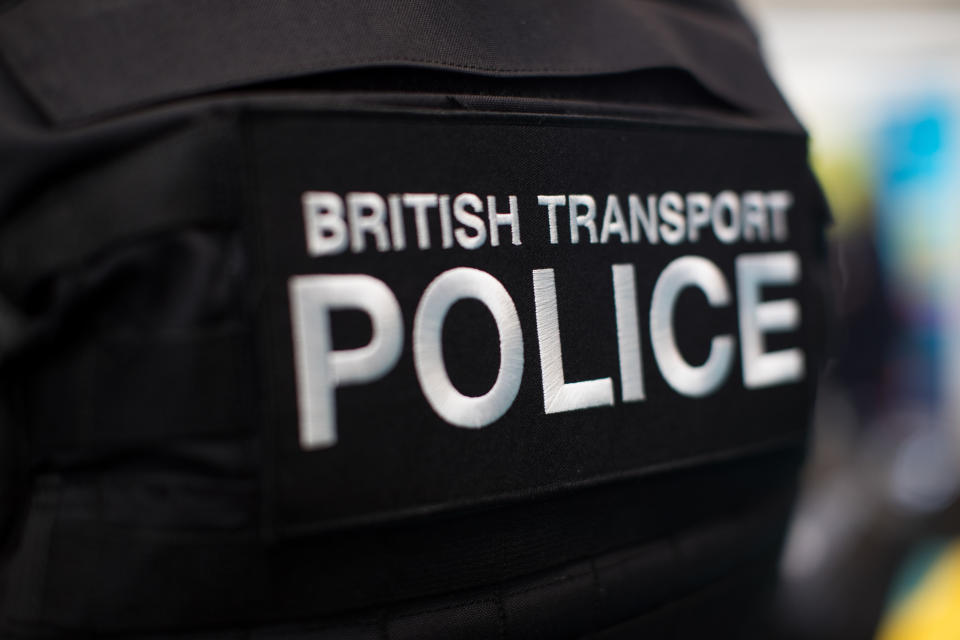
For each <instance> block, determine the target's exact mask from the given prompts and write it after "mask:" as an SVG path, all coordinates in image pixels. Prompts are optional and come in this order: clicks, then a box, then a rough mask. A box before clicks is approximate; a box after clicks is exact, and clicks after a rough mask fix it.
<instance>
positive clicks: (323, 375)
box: [288, 275, 403, 449]
mask: <svg viewBox="0 0 960 640" xmlns="http://www.w3.org/2000/svg"><path fill="white" fill-rule="evenodd" d="M288 286H289V291H290V318H291V322H292V324H293V354H294V364H295V367H296V377H297V380H296V381H297V408H298V410H299V414H300V446H301V447H302V448H303V449H321V448H325V447H331V446H333V445H335V444H336V443H337V419H336V416H337V410H336V394H335V389H336V388H337V387H342V386H347V385H353V384H362V383H365V382H370V381H372V380H376V379H378V378H381V377H383V376H384V375H386V373H387V372H388V371H390V369H392V368H393V367H394V365H396V363H397V360H398V359H399V358H400V352H401V350H402V348H403V317H402V316H401V314H400V305H399V304H398V303H397V299H396V297H395V296H394V295H393V292H392V291H390V288H389V287H387V285H386V284H384V283H383V282H382V281H380V280H377V279H376V278H373V277H371V276H366V275H303V276H293V277H292V278H290V280H289V283H288ZM338 309H359V310H360V311H363V312H364V313H366V314H367V315H368V316H370V323H371V325H372V327H373V335H372V336H371V338H370V342H369V343H368V344H366V345H365V346H362V347H358V348H356V349H344V350H334V349H333V348H332V344H331V342H332V340H331V336H330V312H331V311H334V310H338Z"/></svg>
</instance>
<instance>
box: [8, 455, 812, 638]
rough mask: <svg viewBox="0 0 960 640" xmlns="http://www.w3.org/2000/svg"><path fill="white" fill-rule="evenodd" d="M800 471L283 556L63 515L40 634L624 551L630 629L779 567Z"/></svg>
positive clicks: (739, 474) (319, 609)
mask: <svg viewBox="0 0 960 640" xmlns="http://www.w3.org/2000/svg"><path fill="white" fill-rule="evenodd" d="M799 459H800V456H799V455H798V449H796V448H792V449H789V450H785V451H783V452H782V453H777V454H773V453H771V454H766V455H764V456H760V457H756V458H747V459H742V460H740V461H737V462H735V463H729V464H724V465H713V466H708V467H700V468H696V469H688V470H684V471H681V472H677V473H671V474H663V475H660V476H655V477H650V478H646V479H642V480H639V481H631V482H625V483H617V484H613V485H607V486H603V487H595V488H593V489H590V490H585V491H576V492H571V493H568V494H564V495H562V496H558V497H556V498H554V499H551V500H539V501H535V502H531V503H526V504H522V505H514V506H510V507H505V508H496V509H489V510H486V511H482V512H473V513H467V514H460V515H455V516H454V515H451V516H447V517H443V518H431V519H426V520H411V521H409V522H408V523H404V524H398V525H393V526H390V527H373V528H364V529H359V530H355V531H349V532H343V533H338V534H327V535H322V536H317V537H306V538H303V539H300V540H287V541H285V542H284V543H283V544H277V545H269V544H265V543H264V542H262V541H261V540H258V539H257V536H256V535H255V534H253V533H248V532H243V531H240V530H237V531H236V532H235V533H228V532H222V531H221V532H219V533H212V532H207V533H201V532H198V531H191V532H188V531H182V530H181V531H172V530H161V529H156V528H154V529H149V530H147V529H139V528H136V527H131V526H129V525H126V526H115V525H114V526H111V525H107V524H105V523H103V522H102V521H97V520H96V519H90V516H82V515H79V514H80V513H81V512H80V511H79V510H78V509H73V510H70V509H69V507H68V506H67V505H65V507H64V508H63V509H62V510H61V514H62V515H63V517H61V518H60V519H59V520H58V523H57V527H56V530H55V532H54V536H53V540H52V544H51V548H50V549H51V551H50V557H49V559H48V564H47V567H48V569H47V572H46V576H45V584H46V590H45V600H44V603H43V609H42V610H43V619H44V620H45V621H46V622H47V623H48V624H55V625H57V626H61V627H63V628H65V629H76V630H79V629H85V628H86V629H90V628H93V627H94V626H96V628H97V629H98V630H99V631H101V632H107V631H129V630H137V629H140V630H154V631H160V630H164V629H168V630H173V629H176V628H183V629H200V628H231V627H237V626H244V625H261V624H270V623H274V624H279V623H292V622H295V621H308V620H311V619H313V620H316V619H319V618H321V617H323V616H325V615H331V614H341V615H342V614H343V612H346V611H350V610H352V609H364V608H368V607H382V606H384V605H386V604H389V603H396V602H400V601H404V600H410V599H414V598H420V597H427V596H431V595H437V594H451V593H454V592H456V591H458V590H462V589H473V588H478V587H480V586H483V585H492V584H497V583H501V582H503V581H509V580H514V579H517V578H520V577H521V576H526V575H530V574H533V573H536V572H539V571H544V570H546V569H549V568H551V567H558V566H561V565H563V564H564V563H567V562H573V561H575V560H578V559H586V560H587V561H588V562H589V560H590V558H592V557H594V556H596V555H598V554H603V553H609V552H611V551H613V550H617V549H622V550H623V552H622V553H620V554H619V555H611V556H609V557H607V558H605V559H602V560H598V561H597V562H596V572H597V575H598V576H599V578H600V579H602V580H603V582H604V584H605V585H606V588H608V589H609V591H610V593H611V598H610V599H608V600H607V601H606V602H605V605H604V606H605V609H604V612H605V613H604V615H605V616H607V617H608V619H616V618H621V619H622V617H623V615H624V609H625V608H629V606H630V605H633V606H634V607H635V609H634V610H638V609H642V608H644V607H654V606H657V605H658V604H659V603H660V602H663V601H664V599H670V598H675V597H677V596H678V594H681V593H683V592H685V591H689V590H690V589H695V588H697V586H698V585H703V584H707V583H710V582H712V581H714V580H716V579H718V578H721V577H722V576H723V575H726V574H727V573H728V572H730V571H733V570H735V568H736V567H740V566H744V565H746V564H749V563H750V562H751V560H750V558H751V557H753V556H755V555H756V554H758V553H759V554H765V557H766V560H765V563H766V564H768V565H769V564H770V562H771V560H772V558H773V557H774V554H775V553H776V548H777V545H778V544H779V542H780V540H781V536H782V533H783V524H784V522H785V517H786V514H787V512H788V510H789V507H790V503H791V501H792V496H793V487H794V481H793V477H794V474H795V473H796V469H797V464H798V462H799ZM678 532H679V533H678ZM644 543H647V545H648V546H646V547H645V548H643V549H636V550H633V551H630V550H629V549H627V547H629V546H631V545H642V544H644ZM768 552H769V553H768ZM593 580H594V579H593V578H591V579H589V580H587V581H586V586H587V587H591V585H592V583H593ZM550 582H551V581H550V580H546V581H545V583H550ZM553 582H555V581H553ZM571 584H572V583H570V584H567V585H566V586H563V585H561V588H566V587H569V586H571ZM577 584H579V583H577ZM572 586H574V587H575V586H576V585H572ZM540 587H543V588H548V587H549V585H548V584H544V585H540ZM538 588H539V587H538ZM591 588H592V587H591ZM627 592H629V594H630V598H632V600H628V599H627ZM505 593H506V592H505ZM617 594H620V595H617ZM506 595H509V596H510V597H511V598H512V600H511V602H512V603H513V604H512V605H511V606H513V607H514V609H515V610H516V611H520V610H523V609H525V606H526V605H525V604H524V602H523V597H524V590H523V589H521V588H518V589H516V593H513V592H509V593H506ZM528 613H529V612H528ZM10 619H13V620H17V619H22V617H21V616H20V615H19V613H18V612H13V614H12V615H11V616H10ZM532 623H533V621H531V624H532Z"/></svg>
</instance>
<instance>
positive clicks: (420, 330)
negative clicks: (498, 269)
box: [413, 267, 523, 429]
mask: <svg viewBox="0 0 960 640" xmlns="http://www.w3.org/2000/svg"><path fill="white" fill-rule="evenodd" d="M467 298H474V299H476V300H479V301H480V302H482V303H483V304H484V305H485V306H486V307H487V309H489V311H490V313H491V314H492V315H493V319H494V322H496V325H497V332H498V333H499V335H500V368H499V370H498V371H497V379H496V381H495V382H494V383H493V386H492V387H491V388H490V390H489V391H487V392H486V393H485V394H483V395H482V396H476V397H471V396H465V395H463V394H462V393H460V392H459V391H458V390H457V388H456V387H454V386H453V383H452V382H450V377H449V376H448V375H447V367H446V365H445V364H444V362H443V344H442V341H443V338H442V336H443V323H444V321H445V320H446V317H447V312H448V311H449V310H450V307H452V306H453V305H454V303H456V302H457V301H458V300H464V299H467ZM413 364H414V367H415V368H416V371H417V380H418V381H419V382H420V388H421V389H422V390H423V395H424V396H425V397H426V399H427V402H428V403H430V406H431V407H432V408H433V410H434V411H436V412H437V415H439V416H440V417H441V418H443V419H444V420H446V421H447V422H449V423H450V424H452V425H454V426H457V427H465V428H469V429H478V428H480V427H485V426H487V425H488V424H490V423H492V422H495V421H496V420H497V419H499V418H500V417H501V416H502V415H503V414H504V413H506V411H507V409H509V408H510V405H512V404H513V401H514V399H515V398H516V397H517V392H518V391H519V390H520V381H521V379H522V378H523V334H522V331H521V329H520V319H519V317H518V316H517V309H516V307H515V306H514V304H513V299H512V298H511V297H510V294H509V293H508V292H507V290H506V289H505V288H504V286H503V285H502V284H501V283H500V281H499V280H497V279H496V278H494V277H493V276H492V275H490V274H489V273H487V272H485V271H481V270H479V269H472V268H469V267H458V268H456V269H450V270H449V271H444V272H443V273H441V274H440V275H438V276H437V277H436V278H434V279H433V282H431V283H430V284H429V285H428V286H427V289H426V291H424V292H423V297H422V298H420V304H419V305H417V312H416V314H415V315H414V318H413Z"/></svg>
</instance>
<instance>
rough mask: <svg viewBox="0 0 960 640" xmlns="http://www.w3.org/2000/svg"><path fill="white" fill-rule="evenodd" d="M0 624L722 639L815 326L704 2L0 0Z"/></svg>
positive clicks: (777, 122) (720, 36) (748, 84)
mask: <svg viewBox="0 0 960 640" xmlns="http://www.w3.org/2000/svg"><path fill="white" fill-rule="evenodd" d="M3 5H4V7H3V9H2V10H0V55H2V67H0V331H2V336H0V338H2V339H0V375H2V386H0V389H2V396H3V402H2V417H0V430H2V431H0V439H2V442H0V445H2V446H0V449H2V454H0V456H2V458H3V464H2V468H0V476H2V481H0V487H2V494H3V495H2V497H3V500H2V505H0V512H2V518H3V519H2V523H3V539H2V540H3V554H2V557H0V632H2V635H3V636H4V637H29V638H34V637H60V636H64V637H100V636H105V637H117V636H119V637H150V638H154V637H170V636H174V637H180V635H182V634H183V635H186V634H190V635H189V637H191V638H207V637H209V638H234V637H237V638H261V637H262V638H287V637H295V638H341V637H350V638H391V639H395V638H406V637H418V638H421V637H422V638H448V637H463V638H472V637H480V638H489V637H497V638H533V637H578V636H589V635H591V634H600V635H601V636H603V637H614V636H617V635H620V636H622V637H639V636H640V635H642V634H646V635H645V636H644V637H694V636H697V637H699V636H698V634H702V633H709V634H710V635H712V636H714V637H731V636H733V635H735V634H736V633H741V632H745V631H748V630H749V628H750V627H751V626H752V625H755V624H757V620H758V619H759V618H761V613H760V612H761V611H762V608H761V603H762V600H763V597H764V596H765V595H767V594H768V593H769V591H770V589H771V587H772V585H773V583H774V578H775V574H776V563H777V557H778V553H779V550H780V546H781V542H782V538H783V533H784V529H785V525H786V522H787V517H788V514H789V510H790V506H791V502H792V497H793V494H794V490H795V486H796V479H797V473H798V468H799V464H800V462H801V461H802V458H803V453H804V449H805V439H806V433H807V423H808V420H809V416H810V408H811V404H812V399H813V393H814V388H815V385H816V377H817V370H818V363H819V362H820V359H821V355H820V354H821V344H822V326H823V322H822V320H821V316H822V293H821V274H820V270H821V263H822V258H823V248H822V229H823V225H824V223H825V220H826V215H827V214H826V211H825V208H824V204H823V201H822V198H821V195H820V192H819V190H818V187H817V186H816V183H815V182H814V180H813V178H812V176H811V174H810V171H809V169H808V166H807V146H806V136H805V133H804V132H803V130H802V129H801V127H800V125H799V124H798V123H797V122H796V121H795V119H794V118H793V116H792V115H791V113H790V112H789V110H788V109H787V107H786V106H785V104H784V103H783V101H782V99H781V97H780V96H779V94H778V92H777V90H776V89H775V87H774V86H773V84H772V83H771V81H770V79H769V77H768V75H767V73H766V71H765V70H764V68H763V66H762V63H761V61H760V57H759V53H758V46H757V43H756V41H755V38H754V36H753V34H752V32H751V31H750V29H749V27H748V26H747V25H746V23H745V21H744V19H743V16H742V15H741V14H740V13H739V12H738V11H737V10H736V9H735V8H733V7H732V6H729V5H728V4H726V3H725V2H707V1H697V2H693V1H691V2H686V3H674V2H663V3H660V2H641V1H640V0H636V1H627V0H620V1H612V0H611V1H604V2H581V3H574V2H552V1H548V0H535V1H531V2H516V3H514V2H505V3H502V4H498V5H497V6H493V5H490V4H488V3H479V2H460V3H453V2H409V3H379V2H359V1H355V0H354V1H331V2H325V3H307V2H293V1H285V0H281V1H275V2H254V1H249V2H248V1H243V2H226V1H224V0H204V1H203V2H191V3H170V2H159V1H152V0H121V1H118V0H89V1H86V2H75V3H59V2H55V1H54V0H34V1H30V2H13V3H11V2H6V3H3Z"/></svg>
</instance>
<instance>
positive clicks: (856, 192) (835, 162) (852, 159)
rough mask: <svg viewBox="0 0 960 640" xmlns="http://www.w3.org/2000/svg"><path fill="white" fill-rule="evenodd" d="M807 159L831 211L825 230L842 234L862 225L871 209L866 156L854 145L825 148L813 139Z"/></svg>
mask: <svg viewBox="0 0 960 640" xmlns="http://www.w3.org/2000/svg"><path fill="white" fill-rule="evenodd" d="M810 161H811V164H812V166H813V171H814V173H815V174H816V176H817V178H818V179H819V181H820V185H821V187H823V194H824V196H825V197H826V199H827V203H828V204H829V205H830V211H831V213H832V214H833V226H832V227H831V228H830V230H829V233H830V234H831V235H835V236H843V235H846V234H848V233H850V232H852V231H856V230H858V229H862V228H863V227H866V226H867V225H868V224H869V222H870V220H871V217H872V213H873V211H872V210H871V189H872V187H871V183H870V177H869V169H868V166H867V161H866V159H865V158H864V157H863V156H862V155H861V154H858V153H857V152H856V151H855V150H854V149H838V148H836V147H831V148H826V147H824V146H822V145H817V144H816V141H814V144H813V145H812V147H811V153H810Z"/></svg>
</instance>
